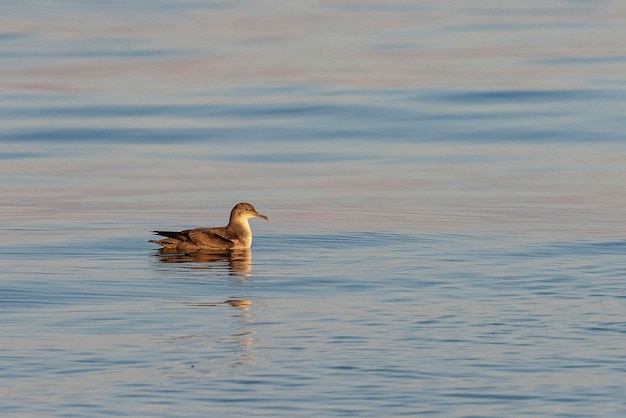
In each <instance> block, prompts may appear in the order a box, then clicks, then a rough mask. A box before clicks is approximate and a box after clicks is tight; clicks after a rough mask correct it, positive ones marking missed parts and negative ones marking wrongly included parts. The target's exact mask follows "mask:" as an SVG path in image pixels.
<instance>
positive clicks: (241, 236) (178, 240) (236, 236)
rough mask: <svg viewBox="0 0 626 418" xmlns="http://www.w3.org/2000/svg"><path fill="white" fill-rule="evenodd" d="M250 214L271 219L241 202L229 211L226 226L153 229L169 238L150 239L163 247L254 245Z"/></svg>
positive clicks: (193, 248)
mask: <svg viewBox="0 0 626 418" xmlns="http://www.w3.org/2000/svg"><path fill="white" fill-rule="evenodd" d="M250 218H262V219H265V220H266V221H267V220H268V217H267V216H265V215H261V214H260V213H259V212H257V211H256V209H255V208H254V206H252V205H251V204H250V203H246V202H241V203H237V204H236V205H235V207H234V208H233V210H232V211H231V212H230V220H229V222H228V225H226V226H221V227H217V228H194V229H186V230H184V231H180V232H173V231H153V232H154V233H155V234H157V235H161V236H164V237H166V238H164V239H159V240H150V242H154V243H155V244H158V245H160V246H161V247H163V249H174V250H179V251H184V252H193V251H199V250H212V251H226V250H244V249H247V248H250V246H251V245H252V231H251V230H250V224H249V223H248V220H249V219H250Z"/></svg>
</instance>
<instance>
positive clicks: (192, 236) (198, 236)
mask: <svg viewBox="0 0 626 418" xmlns="http://www.w3.org/2000/svg"><path fill="white" fill-rule="evenodd" d="M183 233H185V235H186V236H187V237H188V239H189V240H190V241H191V242H193V243H194V244H196V245H197V246H199V247H205V248H208V247H216V248H223V247H231V246H233V245H235V242H234V241H233V240H232V239H230V238H228V235H227V234H226V230H225V229H224V228H196V229H190V230H187V231H183Z"/></svg>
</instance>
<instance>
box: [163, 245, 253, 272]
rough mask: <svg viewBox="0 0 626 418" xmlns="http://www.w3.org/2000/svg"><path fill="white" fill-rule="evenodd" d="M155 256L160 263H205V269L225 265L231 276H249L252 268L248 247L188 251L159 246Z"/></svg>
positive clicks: (250, 253)
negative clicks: (241, 248) (219, 250)
mask: <svg viewBox="0 0 626 418" xmlns="http://www.w3.org/2000/svg"><path fill="white" fill-rule="evenodd" d="M157 256H158V257H159V260H160V261H161V262H162V263H206V264H207V266H206V268H207V269H213V268H220V266H227V268H228V270H229V274H230V275H232V276H245V277H247V276H250V272H251V270H252V251H251V250H250V249H249V248H248V249H244V250H227V251H222V252H215V251H207V250H198V251H194V252H190V253H181V252H180V251H179V250H176V249H168V248H161V249H159V250H157ZM194 268H201V267H194Z"/></svg>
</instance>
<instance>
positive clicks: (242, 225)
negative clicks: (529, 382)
mask: <svg viewBox="0 0 626 418" xmlns="http://www.w3.org/2000/svg"><path fill="white" fill-rule="evenodd" d="M226 229H227V230H228V231H229V232H230V233H232V234H234V235H235V236H237V237H238V238H239V239H240V240H241V241H244V242H246V243H250V242H251V241H252V231H251V230H250V224H249V223H248V220H247V219H244V218H234V219H231V220H230V222H229V223H228V226H227V227H226Z"/></svg>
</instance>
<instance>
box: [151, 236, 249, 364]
mask: <svg viewBox="0 0 626 418" xmlns="http://www.w3.org/2000/svg"><path fill="white" fill-rule="evenodd" d="M155 255H156V256H157V257H158V260H159V261H160V262H161V263H166V264H169V263H183V264H185V263H186V264H193V265H191V266H188V267H189V268H191V269H193V270H201V269H206V270H216V271H227V272H228V274H229V275H230V276H235V277H239V279H238V281H246V280H247V279H245V278H247V277H249V276H250V275H251V270H252V252H251V250H250V249H243V250H227V251H222V252H215V251H212V250H210V251H209V250H198V251H194V252H188V253H185V252H181V251H180V250H177V249H167V248H161V249H159V250H157V251H156V254H155ZM186 305H187V306H189V307H192V308H219V307H227V308H230V309H233V308H234V309H236V311H235V312H236V313H234V314H231V315H230V316H231V317H232V318H236V319H235V322H234V325H236V329H233V330H232V331H233V332H232V333H231V334H230V337H229V338H226V339H222V338H220V339H219V340H218V342H225V343H228V344H233V345H234V346H236V347H238V350H239V351H238V353H237V355H236V356H235V358H233V363H231V364H232V366H237V367H241V366H249V365H252V364H254V363H255V362H256V355H255V354H254V353H253V352H252V351H251V350H252V346H253V344H254V342H255V338H254V336H253V335H254V333H255V331H254V330H253V329H252V324H253V323H254V315H253V314H252V313H251V312H250V309H251V307H252V306H253V302H252V300H251V299H248V298H246V297H245V296H243V297H242V296H240V295H237V296H235V295H233V296H232V297H230V298H228V299H226V300H223V301H221V302H218V301H211V302H187V303H186ZM191 337H192V336H186V337H184V338H185V339H188V338H191ZM195 337H197V336H195ZM179 339H180V338H177V339H176V340H179Z"/></svg>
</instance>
